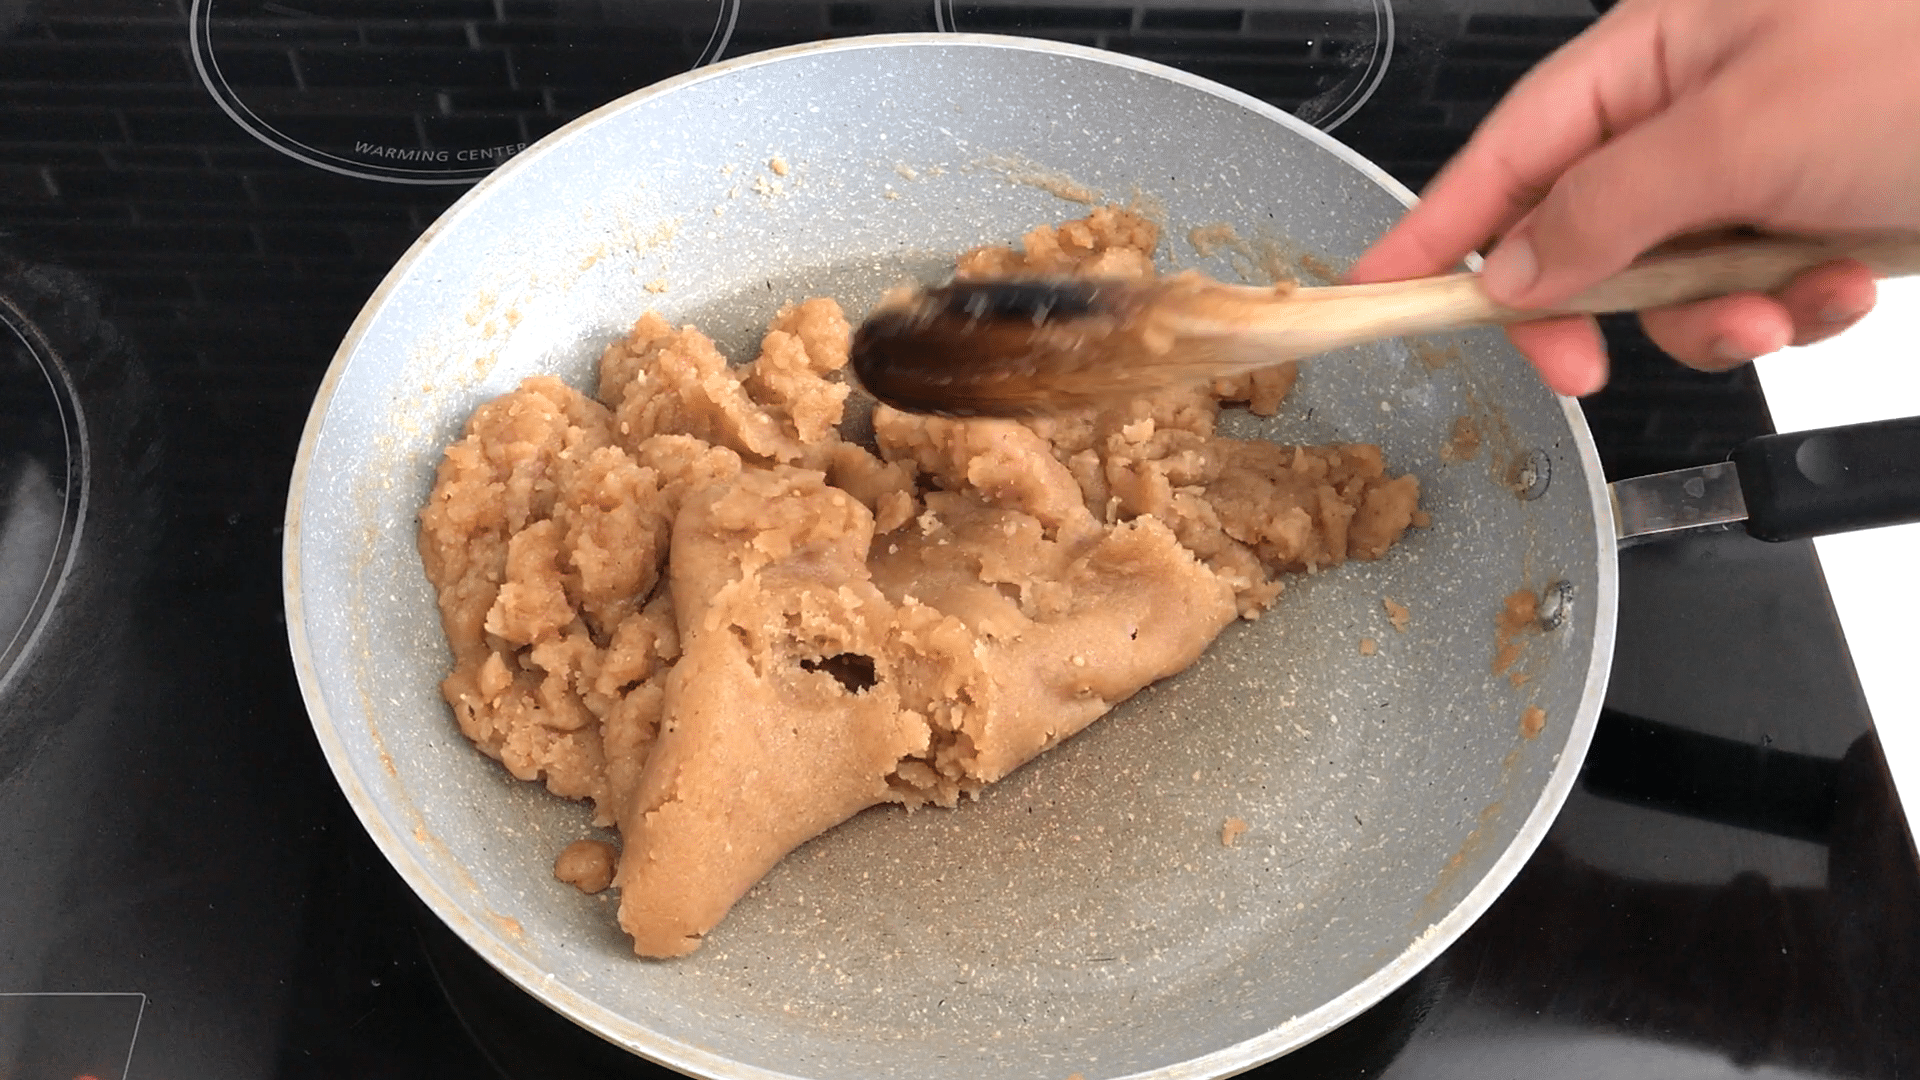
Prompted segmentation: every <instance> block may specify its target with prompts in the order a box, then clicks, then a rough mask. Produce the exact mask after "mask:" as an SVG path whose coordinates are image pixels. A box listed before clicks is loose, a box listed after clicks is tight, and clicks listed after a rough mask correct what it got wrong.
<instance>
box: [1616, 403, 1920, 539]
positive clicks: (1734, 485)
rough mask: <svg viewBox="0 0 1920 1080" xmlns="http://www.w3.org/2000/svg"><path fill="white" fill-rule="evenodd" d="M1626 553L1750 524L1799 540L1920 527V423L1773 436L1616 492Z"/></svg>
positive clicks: (1755, 531)
mask: <svg viewBox="0 0 1920 1080" xmlns="http://www.w3.org/2000/svg"><path fill="white" fill-rule="evenodd" d="M1609 492H1610V494H1611V496H1612V498H1613V519H1614V529H1615V537H1616V539H1617V540H1618V542H1619V544H1620V546H1621V547H1631V546H1633V545H1635V544H1641V543H1645V542H1647V541H1649V540H1659V539H1664V538H1666V537H1670V536H1677V535H1679V534H1681V533H1688V532H1699V531H1704V530H1713V529H1726V528H1730V527H1731V526H1733V525H1736V524H1740V523H1742V522H1744V523H1745V525H1746V530H1747V532H1748V533H1749V534H1750V535H1752V536H1754V537H1756V538H1758V539H1761V540H1797V539H1802V538H1805V537H1809V536H1823V535H1826V534H1829V533H1839V532H1850V531H1852V530H1854V529H1869V528H1874V527H1876V526H1880V525H1897V524H1900V523H1902V522H1908V521H1920V417H1907V418H1904V419H1899V420H1881V421H1876V422H1873V423H1867V424H1852V425H1849V426H1847V427H1837V428H1823V429H1818V430H1814V431H1796V432H1790V433H1788V434H1784V435H1763V436H1761V437H1759V438H1757V439H1750V440H1748V441H1747V442H1745V443H1743V444H1741V445H1740V447H1739V448H1738V449H1736V450H1735V451H1734V452H1733V455H1732V457H1731V459H1730V460H1728V461H1721V462H1715V463H1714V464H1711V465H1701V466H1697V467H1695V468H1691V469H1675V470H1673V471H1672V472H1664V473H1654V474H1652V475H1650V476H1637V477H1633V478H1631V479H1627V480H1620V481H1616V482H1615V483H1613V484H1611V485H1609Z"/></svg>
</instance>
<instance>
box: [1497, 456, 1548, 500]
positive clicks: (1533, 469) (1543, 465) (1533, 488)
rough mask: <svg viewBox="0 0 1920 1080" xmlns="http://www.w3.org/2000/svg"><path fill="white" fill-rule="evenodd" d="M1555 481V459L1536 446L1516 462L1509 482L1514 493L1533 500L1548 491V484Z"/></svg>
mask: <svg viewBox="0 0 1920 1080" xmlns="http://www.w3.org/2000/svg"><path fill="white" fill-rule="evenodd" d="M1552 482H1553V459H1551V458H1549V457H1547V452H1546V451H1545V450H1542V449H1540V448H1539V447H1537V446H1536V447H1534V448H1533V449H1531V450H1529V451H1527V452H1526V454H1525V456H1523V457H1521V459H1520V460H1519V461H1517V462H1515V463H1514V466H1513V472H1512V474H1511V475H1510V476H1509V477H1508V484H1509V485H1510V486H1511V487H1512V488H1513V493H1514V494H1515V495H1518V496H1520V497H1521V498H1522V499H1525V500H1527V501H1528V502H1532V501H1533V500H1535V499H1537V498H1539V497H1540V496H1542V495H1545V494H1546V493H1547V485H1548V484H1550V483H1552Z"/></svg>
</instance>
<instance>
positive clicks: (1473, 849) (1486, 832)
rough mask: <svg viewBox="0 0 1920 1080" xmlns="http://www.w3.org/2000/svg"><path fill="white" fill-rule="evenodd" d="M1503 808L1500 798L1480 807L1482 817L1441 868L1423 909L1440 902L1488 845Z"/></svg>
mask: <svg viewBox="0 0 1920 1080" xmlns="http://www.w3.org/2000/svg"><path fill="white" fill-rule="evenodd" d="M1502 809H1504V804H1503V803H1501V801H1500V800H1498V799H1495V800H1494V801H1492V802H1490V803H1488V804H1487V805H1486V806H1484V807H1482V808H1481V809H1480V818H1479V820H1478V821H1476V822H1475V823H1474V826H1473V830H1472V831H1471V832H1469V833H1467V838H1466V839H1465V840H1462V841H1461V842H1460V848H1459V850H1457V851H1455V852H1454V853H1453V855H1452V857H1451V858H1449V859H1448V860H1447V863H1446V865H1445V866H1442V867H1441V868H1440V876H1439V880H1437V881H1436V882H1434V886H1433V889H1432V891H1430V892H1428V893H1427V896H1426V900H1425V902H1424V904H1423V909H1424V908H1430V907H1432V906H1434V905H1436V904H1438V903H1439V902H1440V900H1441V898H1442V897H1443V896H1444V895H1445V894H1446V892H1447V889H1448V888H1449V887H1450V886H1452V885H1453V883H1454V881H1455V880H1457V879H1458V878H1459V877H1460V872H1461V871H1462V870H1465V869H1466V867H1467V864H1468V863H1469V862H1471V861H1472V860H1473V858H1474V856H1476V855H1478V854H1479V853H1480V852H1481V850H1483V849H1484V848H1485V847H1486V846H1487V842H1488V841H1489V840H1490V839H1492V836H1493V833H1492V829H1491V826H1492V825H1493V823H1494V821H1495V820H1496V819H1498V818H1499V816H1500V812H1501V810H1502Z"/></svg>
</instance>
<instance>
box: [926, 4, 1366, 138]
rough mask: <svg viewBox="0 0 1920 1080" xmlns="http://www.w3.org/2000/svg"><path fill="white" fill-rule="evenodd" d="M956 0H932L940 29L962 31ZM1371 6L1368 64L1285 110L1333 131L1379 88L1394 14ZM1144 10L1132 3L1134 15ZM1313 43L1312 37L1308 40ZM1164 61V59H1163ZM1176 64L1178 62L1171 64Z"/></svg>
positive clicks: (937, 25)
mask: <svg viewBox="0 0 1920 1080" xmlns="http://www.w3.org/2000/svg"><path fill="white" fill-rule="evenodd" d="M957 2H958V0H933V24H934V28H935V29H936V30H939V31H940V32H942V33H962V32H965V28H963V27H962V26H960V23H959V16H958V12H957V10H956V6H955V5H956V3H957ZM1360 3H1361V4H1363V5H1364V6H1365V8H1367V9H1370V10H1371V11H1372V13H1373V19H1374V36H1373V49H1372V51H1371V53H1369V55H1368V57H1367V66H1366V67H1365V69H1363V70H1362V71H1361V73H1360V77H1359V78H1358V79H1355V80H1352V81H1350V82H1349V81H1346V80H1342V81H1341V82H1340V83H1338V84H1336V85H1334V86H1332V87H1330V88H1329V89H1328V90H1327V91H1326V92H1324V93H1322V94H1319V95H1316V96H1315V97H1312V98H1309V99H1307V100H1306V101H1304V102H1302V103H1301V104H1300V105H1299V106H1298V107H1296V108H1294V109H1290V110H1288V111H1289V112H1292V113H1293V114H1294V115H1295V116H1297V117H1299V118H1300V119H1302V120H1305V121H1306V122H1307V123H1309V124H1312V125H1313V126H1314V127H1317V128H1319V129H1320V130H1322V131H1332V130H1333V129H1334V128H1337V127H1339V126H1340V125H1341V124H1344V123H1346V122H1347V121H1348V120H1349V119H1351V118H1352V117H1353V114H1354V113H1357V112H1359V111H1360V109H1361V107H1362V106H1364V105H1365V104H1366V103H1367V102H1368V100H1370V99H1371V98H1372V97H1373V95H1374V92H1375V91H1377V90H1379V89H1380V83H1381V81H1382V80H1384V79H1385V78H1386V77H1387V68H1388V67H1389V66H1390V65H1391V64H1392V62H1393V47H1394V36H1395V31H1394V18H1393V0H1360ZM1142 10H1144V9H1143V8H1141V7H1139V6H1137V5H1136V6H1135V8H1134V12H1135V15H1136V17H1137V16H1138V14H1139V13H1140V12H1141V11H1142ZM1308 44H1309V45H1311V44H1312V42H1311V41H1309V42H1308ZM1162 62H1164V61H1162ZM1171 66H1178V65H1171Z"/></svg>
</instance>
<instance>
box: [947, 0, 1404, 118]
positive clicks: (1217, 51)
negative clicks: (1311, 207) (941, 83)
mask: <svg viewBox="0 0 1920 1080" xmlns="http://www.w3.org/2000/svg"><path fill="white" fill-rule="evenodd" d="M1307 7H1311V10H1302V9H1303V8H1307ZM934 24H935V25H936V26H937V27H938V28H939V29H941V30H946V31H956V32H966V33H994V34H1019V35H1022V36H1027V37H1041V38H1053V39H1055V40H1061V41H1072V42H1075V43H1078V44H1082V45H1093V46H1095V47H1097V48H1102V49H1112V50H1114V51H1115V52H1123V53H1127V54H1130V55H1133V56H1138V57H1140V58H1142V59H1145V60H1153V61H1157V62H1159V63H1162V64H1166V65H1167V66H1169V67H1175V68H1179V69H1181V70H1183V71H1188V72H1191V73H1193V74H1195V75H1202V76H1205V77H1207V78H1210V79H1216V80H1218V81H1220V82H1223V83H1226V84H1227V85H1229V86H1232V87H1234V88H1235V89H1237V90H1241V91H1244V92H1246V93H1249V94H1252V95H1253V96H1255V97H1257V98H1260V99H1261V100H1263V101H1266V102H1268V103H1269V104H1272V105H1276V106H1278V107H1280V108H1282V109H1285V110H1287V111H1288V112H1290V113H1292V114H1294V115H1295V116H1297V117H1299V118H1300V119H1302V120H1305V121H1306V122H1307V123H1309V124H1312V125H1313V126H1315V127H1317V128H1319V129H1320V130H1322V131H1332V130H1333V129H1334V128H1337V127H1339V126H1340V125H1341V124H1343V123H1345V122H1346V121H1347V120H1348V119H1349V118H1351V117H1352V116H1353V114H1354V113H1356V112H1358V111H1359V110H1360V107H1361V106H1363V105H1365V104H1366V103H1367V99H1368V98H1370V97H1372V96H1373V92H1374V91H1375V90H1377V89H1379V87H1380V80H1381V79H1383V78H1385V77H1386V74H1387V65H1388V63H1389V62H1390V61H1391V60H1392V58H1393V44H1394V24H1393V0H1328V2H1325V3H1319V4H1313V5H1303V4H1301V3H1299V2H1298V0H1248V2H1246V3H1235V4H1221V3H1218V2H1217V0H1166V2H1161V3H1155V4H1151V5H1147V4H1136V3H1131V2H1121V0H1094V2H1092V3H1072V4H1063V3H1061V2H1060V0H934Z"/></svg>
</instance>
